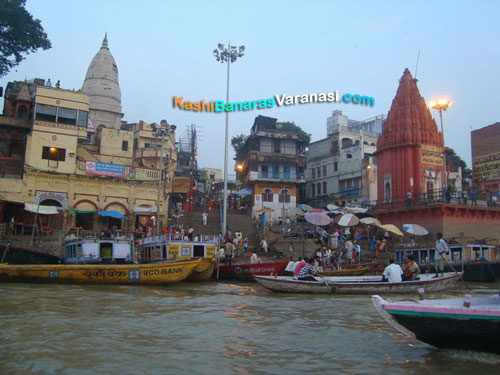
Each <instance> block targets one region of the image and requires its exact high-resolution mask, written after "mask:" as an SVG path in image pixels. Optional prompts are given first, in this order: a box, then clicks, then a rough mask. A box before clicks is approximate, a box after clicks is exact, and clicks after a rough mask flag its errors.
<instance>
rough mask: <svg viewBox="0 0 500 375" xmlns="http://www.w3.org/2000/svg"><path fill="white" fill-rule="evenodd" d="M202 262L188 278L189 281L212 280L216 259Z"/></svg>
mask: <svg viewBox="0 0 500 375" xmlns="http://www.w3.org/2000/svg"><path fill="white" fill-rule="evenodd" d="M200 260H201V262H200V264H198V265H197V266H196V267H195V268H194V270H193V272H191V274H190V275H189V276H188V277H187V279H186V280H187V281H207V280H210V278H211V277H212V274H213V273H214V270H215V265H216V262H215V259H214V258H200Z"/></svg>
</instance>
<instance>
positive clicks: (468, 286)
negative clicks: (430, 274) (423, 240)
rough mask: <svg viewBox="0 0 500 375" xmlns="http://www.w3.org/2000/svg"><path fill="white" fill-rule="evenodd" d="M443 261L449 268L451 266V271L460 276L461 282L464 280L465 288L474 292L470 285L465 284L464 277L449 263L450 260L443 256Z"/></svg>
mask: <svg viewBox="0 0 500 375" xmlns="http://www.w3.org/2000/svg"><path fill="white" fill-rule="evenodd" d="M436 251H437V250H436ZM443 259H444V261H445V262H446V264H447V265H448V266H450V268H451V269H452V270H453V271H454V272H455V273H456V274H457V275H458V277H459V278H460V280H462V282H463V283H464V285H465V286H466V287H467V288H468V289H469V290H472V288H471V287H470V285H469V284H467V283H466V282H465V280H464V279H463V278H462V275H461V274H459V273H458V272H457V270H456V269H455V268H454V267H453V266H452V265H451V264H450V262H448V259H446V258H445V257H444V256H443ZM436 271H437V269H436Z"/></svg>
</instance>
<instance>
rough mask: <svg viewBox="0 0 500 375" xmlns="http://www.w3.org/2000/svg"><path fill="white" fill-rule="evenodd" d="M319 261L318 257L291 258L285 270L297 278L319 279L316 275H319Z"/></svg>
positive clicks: (305, 279)
mask: <svg viewBox="0 0 500 375" xmlns="http://www.w3.org/2000/svg"><path fill="white" fill-rule="evenodd" d="M318 266H319V262H318V259H317V257H307V256H306V257H304V258H302V257H299V258H298V260H297V261H294V260H293V258H290V261H289V262H288V264H287V266H286V268H285V272H286V273H287V274H288V275H292V274H293V277H294V278H295V279H297V280H304V281H317V280H316V278H315V277H314V276H316V275H318Z"/></svg>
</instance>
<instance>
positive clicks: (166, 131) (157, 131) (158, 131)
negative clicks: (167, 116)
mask: <svg viewBox="0 0 500 375" xmlns="http://www.w3.org/2000/svg"><path fill="white" fill-rule="evenodd" d="M176 128H177V127H176V126H175V125H169V124H168V123H167V121H166V120H161V121H160V125H158V124H157V123H156V122H153V123H152V124H151V129H153V135H154V136H155V137H161V147H160V168H159V174H158V205H157V207H156V234H160V199H161V181H162V178H161V177H162V169H163V141H164V138H165V136H170V135H171V134H174V132H175V129H176Z"/></svg>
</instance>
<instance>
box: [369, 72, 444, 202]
mask: <svg viewBox="0 0 500 375" xmlns="http://www.w3.org/2000/svg"><path fill="white" fill-rule="evenodd" d="M442 153H443V137H442V134H441V133H440V132H439V131H438V127H437V125H436V122H435V121H434V119H433V118H432V116H431V114H430V111H429V109H428V108H427V105H426V103H425V100H424V98H423V97H422V96H421V95H420V92H419V91H418V87H417V84H416V80H415V79H413V77H412V75H411V74H410V71H409V70H408V69H405V71H404V73H403V76H402V77H401V80H400V81H399V87H398V91H397V93H396V97H395V98H394V100H393V101H392V105H391V109H390V111H389V114H388V115H387V121H386V123H385V124H384V126H383V127H382V134H381V135H380V136H379V138H378V142H377V152H376V155H377V184H378V185H377V191H378V197H377V198H378V201H379V203H380V202H398V201H399V202H404V201H405V199H406V194H407V192H408V191H410V192H411V194H412V200H420V199H423V198H425V199H439V196H440V194H439V193H440V189H442V182H443V158H442Z"/></svg>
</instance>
